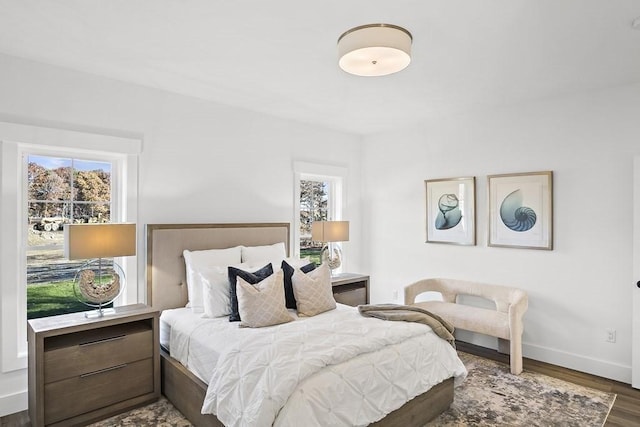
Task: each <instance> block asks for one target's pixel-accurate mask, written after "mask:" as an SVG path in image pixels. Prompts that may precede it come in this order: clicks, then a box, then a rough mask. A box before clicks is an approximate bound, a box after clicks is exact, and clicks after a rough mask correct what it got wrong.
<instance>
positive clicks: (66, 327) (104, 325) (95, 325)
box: [27, 304, 160, 427]
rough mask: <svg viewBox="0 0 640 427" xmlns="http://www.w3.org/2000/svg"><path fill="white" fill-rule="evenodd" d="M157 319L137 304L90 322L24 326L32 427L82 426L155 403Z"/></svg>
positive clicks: (60, 320) (77, 318)
mask: <svg viewBox="0 0 640 427" xmlns="http://www.w3.org/2000/svg"><path fill="white" fill-rule="evenodd" d="M158 319H159V312H158V311H157V310H155V309H153V308H150V307H147V306H146V305H143V304H136V305H128V306H122V307H117V308H116V309H115V313H114V314H110V315H106V316H104V317H101V318H97V319H87V318H85V317H84V313H73V314H63V315H60V316H51V317H43V318H40V319H32V320H29V322H28V332H27V338H28V345H29V370H28V377H29V417H30V418H31V425H32V426H34V427H38V426H45V425H47V426H48V425H74V424H87V423H89V422H92V421H95V420H99V419H103V418H107V417H110V416H112V415H114V414H117V413H119V412H123V411H125V410H128V409H130V408H133V407H135V406H140V405H142V404H145V403H148V402H152V401H155V400H157V399H158V397H160V344H159V338H158Z"/></svg>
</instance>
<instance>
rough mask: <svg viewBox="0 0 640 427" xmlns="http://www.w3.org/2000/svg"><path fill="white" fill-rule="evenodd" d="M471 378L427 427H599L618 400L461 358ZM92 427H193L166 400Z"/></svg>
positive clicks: (478, 359)
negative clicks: (450, 403) (512, 373)
mask: <svg viewBox="0 0 640 427" xmlns="http://www.w3.org/2000/svg"><path fill="white" fill-rule="evenodd" d="M459 354H460V358H461V359H462V361H463V362H464V364H465V366H466V367H467V370H468V371H469V376H468V377H467V379H466V381H465V382H464V383H463V384H462V386H460V387H458V388H456V390H455V399H454V402H453V404H452V405H451V407H450V408H449V409H448V410H447V411H446V412H444V413H443V414H441V415H440V416H439V417H438V418H437V419H436V420H434V421H432V422H431V423H429V424H428V426H429V427H435V426H437V427H440V426H447V427H453V426H456V427H460V426H474V427H475V426H510V427H517V426H527V427H536V426H540V427H542V426H562V427H570V426H576V427H587V426H593V427H601V426H602V425H603V424H604V422H605V420H606V419H607V415H608V414H609V411H610V409H611V407H612V406H613V402H614V401H615V397H616V396H615V394H612V393H605V392H601V391H597V390H593V389H590V388H587V387H582V386H579V385H575V384H571V383H568V382H565V381H561V380H557V379H555V378H551V377H547V376H545V375H540V374H536V373H531V372H526V371H525V372H523V373H522V374H520V375H511V373H510V372H509V366H507V365H504V364H501V363H497V362H494V361H491V360H488V359H483V358H481V357H476V356H473V355H470V354H467V353H462V352H461V353H459ZM91 426H93V427H113V426H123V427H124V426H127V427H129V426H131V427H133V426H136V427H152V426H153V427H155V426H163V427H164V426H167V427H168V426H172V427H186V426H191V424H190V423H189V422H188V421H187V420H186V419H185V418H184V417H183V416H182V414H180V412H178V411H177V410H176V409H175V408H174V407H173V406H172V405H171V403H169V402H168V401H167V400H166V399H164V398H162V399H160V400H159V401H158V402H156V403H153V404H151V405H147V406H145V407H142V408H139V409H134V410H133V411H130V412H127V413H124V414H121V415H117V416H115V417H112V418H109V419H107V420H104V421H101V422H99V423H95V424H91Z"/></svg>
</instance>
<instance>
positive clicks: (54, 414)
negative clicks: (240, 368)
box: [44, 358, 154, 424]
mask: <svg viewBox="0 0 640 427" xmlns="http://www.w3.org/2000/svg"><path fill="white" fill-rule="evenodd" d="M153 390H154V382H153V359H152V358H149V359H144V360H140V361H137V362H134V363H130V364H122V365H119V366H112V367H110V368H107V369H105V370H102V371H97V372H91V373H88V374H85V375H82V376H76V377H73V378H68V379H65V380H62V381H57V382H54V383H50V384H46V385H45V386H44V399H45V401H46V402H47V405H46V406H45V412H44V423H45V424H51V423H55V422H57V421H61V420H64V419H66V418H70V417H73V416H75V415H78V414H81V413H85V412H89V411H92V410H94V409H97V408H102V407H105V406H108V405H111V404H114V403H116V402H121V401H123V400H127V399H130V398H132V397H135V396H140V395H143V394H146V393H152V392H153Z"/></svg>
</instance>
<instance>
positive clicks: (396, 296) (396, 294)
mask: <svg viewBox="0 0 640 427" xmlns="http://www.w3.org/2000/svg"><path fill="white" fill-rule="evenodd" d="M393 300H394V301H398V291H393Z"/></svg>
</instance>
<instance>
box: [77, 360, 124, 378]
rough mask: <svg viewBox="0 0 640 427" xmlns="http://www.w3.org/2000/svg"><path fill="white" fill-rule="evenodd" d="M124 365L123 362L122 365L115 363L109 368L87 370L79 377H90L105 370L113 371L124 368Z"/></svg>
mask: <svg viewBox="0 0 640 427" xmlns="http://www.w3.org/2000/svg"><path fill="white" fill-rule="evenodd" d="M126 366H127V364H126V363H123V364H122V365H117V366H112V367H110V368H104V369H100V370H99V371H94V372H89V373H88V374H82V375H80V378H87V377H91V376H93V375H98V374H104V373H105V372H109V371H115V370H116V369H121V368H124V367H126Z"/></svg>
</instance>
